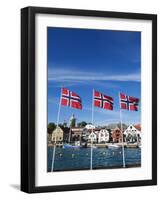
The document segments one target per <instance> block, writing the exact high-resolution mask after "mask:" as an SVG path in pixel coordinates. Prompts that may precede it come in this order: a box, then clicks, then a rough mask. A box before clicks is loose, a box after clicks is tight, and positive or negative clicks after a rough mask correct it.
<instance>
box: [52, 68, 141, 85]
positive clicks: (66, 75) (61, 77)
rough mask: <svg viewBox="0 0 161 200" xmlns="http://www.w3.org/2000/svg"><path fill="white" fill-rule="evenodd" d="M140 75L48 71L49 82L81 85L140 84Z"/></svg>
mask: <svg viewBox="0 0 161 200" xmlns="http://www.w3.org/2000/svg"><path fill="white" fill-rule="evenodd" d="M140 77H141V76H140V73H131V74H114V75H112V74H111V75H110V74H108V75H106V74H103V73H96V72H95V73H93V72H90V71H89V72H87V71H86V72H82V71H75V70H71V69H70V70H62V69H60V70H59V69H56V70H50V69H49V71H48V80H49V81H58V82H72V83H83V82H85V81H133V82H140Z"/></svg>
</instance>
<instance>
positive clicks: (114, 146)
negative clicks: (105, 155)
mask: <svg viewBox="0 0 161 200" xmlns="http://www.w3.org/2000/svg"><path fill="white" fill-rule="evenodd" d="M108 148H109V149H118V148H120V146H119V145H117V144H109V145H108Z"/></svg>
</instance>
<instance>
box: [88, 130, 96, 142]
mask: <svg viewBox="0 0 161 200" xmlns="http://www.w3.org/2000/svg"><path fill="white" fill-rule="evenodd" d="M92 141H93V143H96V142H97V134H96V133H95V132H94V131H92V132H91V133H90V134H89V136H88V142H90V143H91V142H92Z"/></svg>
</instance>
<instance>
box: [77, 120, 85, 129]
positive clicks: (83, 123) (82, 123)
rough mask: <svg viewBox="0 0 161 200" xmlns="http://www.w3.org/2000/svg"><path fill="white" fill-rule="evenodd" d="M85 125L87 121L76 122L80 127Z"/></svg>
mask: <svg viewBox="0 0 161 200" xmlns="http://www.w3.org/2000/svg"><path fill="white" fill-rule="evenodd" d="M86 125H87V122H85V121H82V122H80V123H78V127H80V128H84V127H85V126H86Z"/></svg>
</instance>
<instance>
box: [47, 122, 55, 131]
mask: <svg viewBox="0 0 161 200" xmlns="http://www.w3.org/2000/svg"><path fill="white" fill-rule="evenodd" d="M55 128H56V125H55V123H52V122H51V123H49V124H48V133H49V134H51V133H52V132H53V130H54V129H55Z"/></svg>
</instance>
